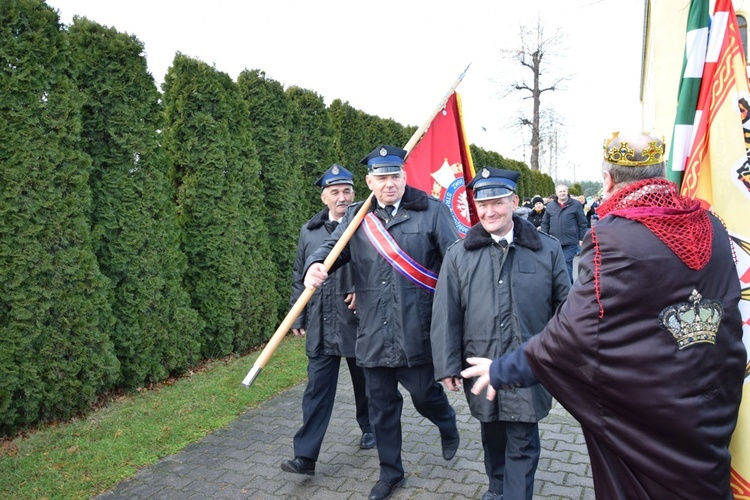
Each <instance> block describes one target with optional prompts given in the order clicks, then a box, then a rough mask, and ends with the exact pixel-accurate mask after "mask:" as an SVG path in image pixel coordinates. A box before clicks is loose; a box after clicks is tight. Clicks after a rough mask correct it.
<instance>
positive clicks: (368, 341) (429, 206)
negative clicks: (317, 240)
mask: <svg viewBox="0 0 750 500" xmlns="http://www.w3.org/2000/svg"><path fill="white" fill-rule="evenodd" d="M360 206H361V204H360V203H357V204H354V205H352V206H351V207H349V209H348V210H347V213H346V215H344V218H343V219H342V221H341V224H339V226H338V227H337V228H336V230H335V231H334V232H333V234H331V236H330V237H329V238H327V239H326V240H325V241H324V242H323V244H322V245H321V247H320V248H319V249H318V250H317V251H315V252H314V253H313V254H312V256H310V258H308V259H307V263H306V265H305V269H307V268H308V267H309V266H310V265H311V264H313V263H315V262H323V261H324V260H325V258H326V257H327V256H328V254H329V253H330V251H331V249H332V248H333V246H334V245H335V243H336V241H337V240H338V238H339V236H341V234H343V232H344V231H345V230H346V228H347V227H348V225H349V221H350V220H351V219H352V218H353V217H354V215H355V214H356V213H357V212H358V211H359V208H360ZM371 211H374V212H375V213H376V214H378V216H380V214H381V212H382V211H381V210H380V209H377V201H376V200H375V198H374V196H373V199H372V204H371ZM383 224H384V226H385V227H386V229H387V231H388V233H390V235H391V237H393V239H394V240H395V241H396V242H397V243H398V245H399V246H400V247H401V249H402V250H403V251H405V252H406V253H407V254H408V255H409V256H411V258H412V259H413V260H415V261H417V262H418V263H420V264H421V265H422V266H424V267H425V268H427V269H429V270H430V271H432V272H434V273H438V272H439V270H440V266H441V264H442V263H443V255H444V254H445V252H446V251H447V250H448V247H449V246H450V245H451V244H452V243H453V242H454V241H456V240H457V239H458V237H459V236H458V231H457V230H456V226H455V225H454V223H453V220H452V219H451V215H450V211H449V210H448V207H447V206H445V205H444V204H443V203H441V202H440V201H439V200H437V199H436V198H432V197H429V196H427V194H426V193H424V192H423V191H420V190H418V189H415V188H412V187H410V186H406V190H405V193H404V196H403V198H402V199H401V204H400V206H399V208H398V211H397V212H396V215H395V216H394V218H393V219H392V220H391V221H390V222H388V223H385V222H383ZM347 262H348V263H349V264H348V265H349V267H350V269H351V272H352V275H353V277H354V287H355V289H356V291H357V315H358V316H359V329H358V331H357V345H356V358H357V364H358V365H360V366H364V367H368V368H370V367H389V368H393V367H402V366H420V365H425V364H430V363H432V348H431V345H430V322H431V318H432V293H430V292H428V291H425V290H423V289H422V288H420V287H419V286H418V285H416V284H414V283H412V282H411V281H410V280H409V279H407V278H405V277H404V276H402V275H401V274H400V273H399V272H398V271H396V270H395V269H394V268H393V267H392V266H391V265H390V264H389V263H388V262H387V261H386V260H385V259H384V258H383V257H381V255H380V254H379V253H378V252H377V251H376V249H375V247H373V246H372V243H370V240H369V239H368V238H367V236H366V235H365V231H364V228H362V227H361V226H360V227H358V228H357V230H356V231H355V232H354V235H353V236H352V238H351V239H350V240H349V242H348V244H347V246H346V247H345V248H344V250H343V251H342V252H341V255H340V256H339V257H338V259H337V261H336V262H335V263H334V264H333V265H332V266H331V271H333V272H334V273H335V272H338V270H337V269H338V268H339V266H340V265H342V264H344V263H347Z"/></svg>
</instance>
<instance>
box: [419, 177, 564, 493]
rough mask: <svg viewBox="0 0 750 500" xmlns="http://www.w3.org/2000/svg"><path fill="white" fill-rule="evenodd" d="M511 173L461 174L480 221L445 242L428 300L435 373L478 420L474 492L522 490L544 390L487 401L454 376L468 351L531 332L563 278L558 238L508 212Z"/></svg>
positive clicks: (530, 478) (554, 302) (494, 348)
mask: <svg viewBox="0 0 750 500" xmlns="http://www.w3.org/2000/svg"><path fill="white" fill-rule="evenodd" d="M518 177H519V173H518V172H513V171H510V170H502V169H498V168H492V167H485V168H483V169H481V170H480V171H479V172H478V173H477V175H476V177H474V179H473V180H472V181H471V182H470V183H469V184H468V186H467V188H468V189H473V191H474V205H475V206H476V211H477V215H478V216H479V224H476V225H474V227H472V228H471V229H470V230H469V232H468V233H467V234H466V238H464V239H463V240H460V241H458V242H456V243H454V244H453V245H452V246H451V247H450V248H449V249H448V253H447V254H446V256H445V260H444V261H443V267H442V268H441V269H440V278H439V279H438V285H437V290H436V291H435V303H434V304H433V307H432V331H431V336H432V357H433V359H434V364H435V377H436V378H437V379H439V380H441V381H442V382H443V383H444V384H445V387H446V388H447V389H449V390H452V391H458V390H459V389H460V388H461V385H462V384H463V387H464V392H465V393H466V399H467V401H468V403H469V409H470V410H471V414H472V416H473V417H474V418H476V419H477V420H479V422H480V427H481V430H482V447H483V448H484V464H485V471H486V472H487V476H488V478H489V489H488V491H487V492H486V493H485V494H484V495H483V496H482V500H495V499H505V500H531V498H532V494H533V492H534V474H535V472H536V468H537V464H538V462H539V454H540V452H541V445H540V441H539V428H538V422H539V421H540V420H541V419H542V418H544V417H546V416H547V414H548V413H549V410H550V407H551V405H552V397H551V396H550V394H549V393H548V392H547V391H546V390H545V389H544V387H542V386H541V385H536V386H534V387H532V388H528V389H515V388H513V389H509V390H501V391H499V393H498V396H497V398H496V399H495V401H488V400H487V399H486V398H485V397H483V396H477V395H474V394H472V392H471V387H472V381H471V380H466V381H462V380H461V377H460V373H461V370H463V369H464V368H466V367H467V366H468V365H467V364H466V362H465V361H464V360H465V359H466V358H467V357H476V356H480V357H486V358H492V357H497V356H500V355H502V354H505V353H509V352H512V351H513V350H515V349H517V348H518V346H520V345H521V343H522V342H524V341H526V340H528V339H530V338H531V337H532V336H533V335H534V334H535V333H536V332H538V331H540V330H541V329H542V328H544V325H545V324H546V323H547V321H548V320H549V319H550V318H551V317H552V314H553V313H554V312H555V309H556V308H557V306H558V305H559V304H561V303H562V302H563V300H565V297H566V295H567V294H568V289H569V288H570V281H569V278H568V272H567V270H566V267H565V257H564V256H563V252H562V249H561V248H560V243H559V242H558V241H557V240H556V239H555V238H553V237H552V236H550V235H548V234H545V233H542V232H540V231H537V230H536V229H535V228H534V226H533V225H532V224H530V223H528V222H527V221H525V220H523V219H521V218H519V217H517V216H516V215H515V214H514V208H515V207H516V206H517V204H518V196H517V195H516V183H517V182H518Z"/></svg>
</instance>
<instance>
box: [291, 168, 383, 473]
mask: <svg viewBox="0 0 750 500" xmlns="http://www.w3.org/2000/svg"><path fill="white" fill-rule="evenodd" d="M315 185H316V186H318V187H320V188H322V191H321V193H320V199H321V201H322V202H323V204H324V205H325V206H326V208H324V209H323V210H321V211H320V212H318V213H317V214H315V216H314V217H313V218H312V219H310V220H309V221H307V222H306V223H305V225H303V226H302V230H301V231H300V237H299V243H298V245H297V257H296V259H295V261H294V268H293V282H292V297H291V301H290V302H291V304H292V305H293V304H294V303H296V302H297V299H298V298H299V296H300V295H301V294H302V291H303V290H304V288H305V287H304V284H303V282H302V280H303V274H302V271H303V269H304V265H305V261H306V260H307V258H308V257H309V256H310V254H312V252H313V251H315V250H317V248H318V247H319V246H320V245H321V244H322V243H323V241H324V240H325V239H326V238H327V237H328V235H330V234H331V233H332V232H333V230H334V229H335V228H336V226H337V225H338V223H339V221H340V220H341V218H342V217H343V216H344V213H346V209H347V208H348V207H349V205H351V204H352V202H353V201H354V176H353V175H352V173H351V172H349V171H348V170H347V169H345V168H344V167H342V166H341V165H335V164H334V165H332V166H331V167H330V168H329V169H328V170H326V171H325V173H324V174H323V175H322V176H321V177H320V178H319V179H318V181H317V182H316V183H315ZM355 307H356V302H355V295H354V284H353V282H352V276H351V273H350V271H349V269H348V268H347V267H344V268H343V269H341V270H340V271H339V272H337V273H336V274H335V275H331V276H330V277H329V278H328V279H327V280H326V281H325V282H324V283H323V286H321V289H320V291H319V292H318V293H316V294H314V295H313V296H312V298H311V299H310V301H309V302H308V304H307V305H306V307H305V308H304V309H303V310H302V312H301V313H300V315H299V316H298V317H297V319H296V320H295V322H294V323H293V324H292V332H293V333H294V334H295V335H299V336H306V339H305V349H306V351H307V357H308V364H307V387H306V388H305V393H304V394H303V395H302V427H300V429H299V430H298V431H297V434H295V435H294V459H293V460H284V461H283V462H282V463H281V468H282V469H283V470H285V471H287V472H294V473H297V474H307V475H313V474H315V462H316V461H317V460H318V455H319V453H320V447H321V444H322V443H323V437H324V436H325V433H326V429H327V428H328V423H329V421H330V420H331V412H332V411H333V403H334V400H335V399H336V384H337V383H338V378H339V366H340V363H341V358H342V357H345V358H346V362H347V364H348V365H349V373H350V374H351V377H352V386H353V388H354V401H355V405H356V409H357V411H356V418H357V423H358V424H359V427H360V429H361V430H362V437H361V438H360V441H359V447H360V448H362V449H369V448H373V447H374V446H375V437H374V436H373V434H372V429H371V427H370V418H369V416H368V409H367V395H366V393H365V376H364V373H363V372H362V368H361V367H359V366H357V363H356V360H355V359H354V344H355V342H356V339H357V323H358V322H357V316H356V314H355V311H354V309H355Z"/></svg>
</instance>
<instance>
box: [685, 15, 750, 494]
mask: <svg viewBox="0 0 750 500" xmlns="http://www.w3.org/2000/svg"><path fill="white" fill-rule="evenodd" d="M746 71H747V70H746V68H745V57H744V55H743V53H742V43H741V41H740V31H739V28H738V26H737V18H736V17H735V14H734V8H733V7H732V2H731V0H716V5H715V7H714V14H713V16H712V19H711V24H710V28H709V35H708V47H707V51H706V60H705V65H704V68H703V77H702V82H701V88H700V94H699V97H698V105H697V110H696V120H695V123H696V124H697V128H696V129H695V137H694V139H693V143H692V147H691V149H690V155H689V156H688V158H687V162H686V167H685V175H684V178H683V181H682V189H681V193H682V194H684V195H687V196H690V197H694V198H698V199H700V200H701V203H702V204H703V205H704V206H706V207H710V209H711V210H712V211H714V212H715V213H717V214H718V215H719V216H720V217H721V218H722V219H723V221H724V223H725V225H726V228H727V230H728V231H729V235H730V236H731V239H732V242H733V247H734V253H735V257H736V265H737V274H738V276H739V279H740V282H741V285H742V296H741V300H740V312H741V313H742V318H743V320H744V322H743V325H742V326H743V339H744V341H745V346H747V347H748V353H750V224H749V223H748V219H747V213H748V211H750V113H749V112H748V111H749V110H750V104H749V103H750V89H748V81H747V72H746ZM729 449H730V452H731V453H732V476H731V485H732V492H733V493H734V497H735V498H737V499H740V498H743V499H750V363H749V364H747V365H746V369H745V384H744V387H743V397H742V405H741V406H740V414H739V419H738V421H737V427H736V428H735V431H734V434H733V435H732V442H731V444H730V447H729Z"/></svg>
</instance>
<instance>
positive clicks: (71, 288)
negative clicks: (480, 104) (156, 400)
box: [0, 0, 554, 434]
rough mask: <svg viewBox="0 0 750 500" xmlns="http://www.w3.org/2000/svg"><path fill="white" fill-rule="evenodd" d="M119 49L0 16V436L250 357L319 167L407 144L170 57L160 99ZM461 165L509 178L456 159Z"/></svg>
mask: <svg viewBox="0 0 750 500" xmlns="http://www.w3.org/2000/svg"><path fill="white" fill-rule="evenodd" d="M145 50H146V48H145V47H144V46H143V44H142V43H141V42H140V41H138V39H137V38H135V37H134V36H132V35H127V34H123V33H120V32H118V31H117V30H116V29H115V28H107V27H103V26H101V25H98V24H96V23H94V22H91V21H89V20H87V19H85V18H75V19H74V22H73V24H72V25H71V26H69V27H64V26H61V25H60V23H59V19H58V16H57V13H56V12H55V11H54V10H53V9H51V8H49V7H48V6H47V5H46V4H45V3H44V2H43V1H41V0H6V1H4V2H1V3H0V116H2V120H0V167H1V168H0V185H1V186H2V191H1V192H0V287H1V288H0V292H1V293H0V345H2V348H1V349H0V380H2V383H0V433H2V434H12V433H14V432H16V431H17V430H19V429H23V428H28V427H31V426H34V425H36V424H39V423H42V422H48V421H54V420H59V419H67V418H70V417H72V416H75V415H77V414H80V413H82V412H85V411H87V410H88V408H89V407H90V405H91V403H92V402H93V401H95V400H96V399H97V398H98V397H100V396H101V395H102V394H103V393H104V392H106V391H109V390H112V389H116V388H124V389H134V388H137V387H140V386H142V385H144V384H148V383H150V382H156V381H160V380H164V379H165V378H166V377H168V376H171V375H178V374H180V373H182V372H184V371H186V370H188V369H190V368H191V367H193V366H195V364H196V363H198V362H200V361H201V360H203V359H207V358H214V357H219V356H224V355H226V354H228V353H231V352H234V353H240V354H242V353H246V352H248V351H249V350H251V349H253V348H256V347H258V346H260V345H262V343H263V342H265V341H266V340H267V339H268V338H269V337H270V335H271V334H272V333H273V331H274V330H275V329H276V327H277V326H278V324H279V323H280V321H281V319H282V318H283V317H284V316H285V315H286V312H287V310H288V307H289V306H288V297H289V293H290V280H291V267H292V261H293V259H294V255H295V250H296V244H297V241H296V239H297V236H298V234H299V228H300V226H301V225H302V224H303V223H304V221H306V220H307V219H308V218H309V217H311V216H312V215H313V214H314V213H315V212H317V211H318V210H319V209H320V208H322V205H321V204H320V201H319V195H320V191H319V189H318V188H316V187H315V186H314V183H315V181H316V179H317V178H318V177H319V176H320V175H321V174H322V172H323V171H325V170H326V169H327V168H328V167H329V166H330V165H331V164H332V163H339V164H342V165H344V166H346V167H347V168H348V169H350V170H351V171H352V172H354V173H355V179H356V180H355V188H356V190H357V194H358V198H359V199H361V198H362V197H364V196H365V195H366V194H367V193H368V192H369V190H368V189H367V187H366V185H365V182H364V177H365V175H364V174H365V167H364V166H362V165H359V164H358V162H359V160H360V159H361V158H362V157H364V156H365V155H366V154H367V153H368V152H369V151H370V150H372V148H374V147H375V146H377V145H379V144H381V143H385V144H393V145H397V146H403V145H405V144H406V143H407V142H408V140H409V139H410V138H411V136H412V134H413V133H414V131H415V130H416V127H414V126H413V125H409V126H404V125H401V124H399V123H397V122H395V121H393V120H391V119H383V118H379V117H377V116H372V115H368V114H366V113H363V112H362V111H360V110H356V109H354V108H352V107H351V106H350V105H349V104H348V103H343V102H341V101H340V100H334V101H333V102H332V103H331V105H330V106H326V104H325V102H324V101H323V98H322V97H321V96H320V95H318V94H317V93H316V92H314V91H312V90H307V89H302V88H299V87H295V86H291V87H289V88H286V89H285V88H284V86H283V85H281V84H280V83H279V82H277V81H274V80H272V79H270V78H268V77H267V76H266V75H265V74H264V73H263V72H262V71H260V70H253V71H244V72H243V73H241V74H240V75H239V77H238V79H237V81H236V82H234V81H232V79H231V78H230V77H229V76H228V75H226V74H224V73H221V72H220V71H217V70H216V69H215V68H213V67H212V66H210V65H208V64H206V63H204V62H202V61H198V60H195V59H192V58H190V57H187V56H184V55H182V54H177V55H176V56H175V59H174V61H173V64H172V66H171V67H170V69H169V71H168V74H167V75H166V77H165V83H164V85H163V88H162V89H161V90H162V91H161V92H160V91H159V89H157V88H156V85H155V83H154V80H153V78H152V76H151V75H150V74H149V73H148V71H147V66H146V60H145V56H144V51H145ZM471 152H472V155H473V157H474V164H475V166H476V167H477V168H479V167H481V166H485V165H489V166H496V167H501V168H509V169H513V170H517V171H519V172H520V173H521V180H520V182H519V190H520V192H519V194H520V195H521V196H532V195H534V194H544V193H549V192H553V191H554V183H553V182H552V180H551V179H550V178H549V177H548V176H546V175H541V174H538V173H532V172H531V171H530V170H529V169H528V167H527V166H526V165H524V164H523V163H520V162H517V161H514V160H509V159H505V158H503V157H502V156H500V155H498V154H497V153H494V152H491V151H486V150H483V149H481V148H477V147H476V146H471Z"/></svg>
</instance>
